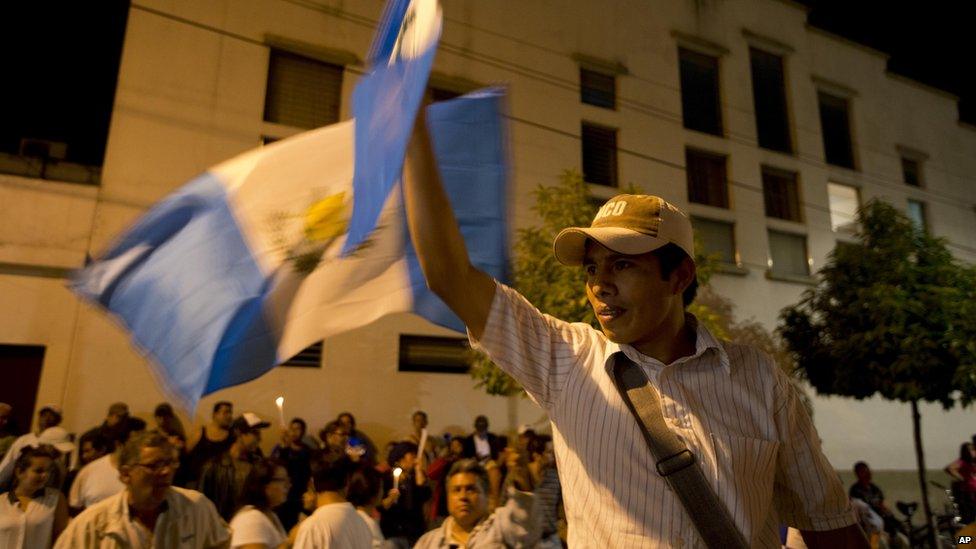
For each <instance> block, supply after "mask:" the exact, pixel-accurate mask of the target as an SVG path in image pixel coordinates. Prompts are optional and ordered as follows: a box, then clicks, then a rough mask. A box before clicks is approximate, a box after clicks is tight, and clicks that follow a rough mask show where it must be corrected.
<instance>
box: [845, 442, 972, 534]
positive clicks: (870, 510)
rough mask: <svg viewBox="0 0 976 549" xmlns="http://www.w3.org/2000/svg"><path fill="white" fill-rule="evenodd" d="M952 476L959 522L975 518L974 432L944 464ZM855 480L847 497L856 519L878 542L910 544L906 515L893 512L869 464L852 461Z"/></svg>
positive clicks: (970, 520) (967, 522) (952, 490)
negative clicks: (902, 516)
mask: <svg viewBox="0 0 976 549" xmlns="http://www.w3.org/2000/svg"><path fill="white" fill-rule="evenodd" d="M944 471H945V472H946V474H948V475H949V476H950V477H951V478H952V486H951V490H950V491H951V494H952V500H953V502H954V503H955V505H956V507H957V509H958V515H957V516H958V518H959V520H958V523H959V525H967V524H971V523H973V522H974V521H976V435H973V437H972V440H971V441H966V442H963V443H962V444H961V445H960V447H959V458H958V459H955V460H953V461H952V462H950V463H949V464H948V465H946V467H945V468H944ZM854 476H855V478H856V481H855V482H854V483H853V484H851V487H850V490H848V495H849V496H850V498H851V503H852V505H853V508H854V511H855V513H856V514H857V517H858V522H859V523H860V524H861V527H862V528H864V530H865V532H867V533H868V534H873V535H875V536H877V538H878V539H879V543H880V544H882V545H885V546H889V547H908V546H909V544H910V541H909V536H910V535H911V532H909V531H908V524H907V521H906V519H900V518H898V516H896V515H895V513H894V512H893V510H892V509H891V507H890V506H889V504H888V502H887V501H886V500H885V494H884V491H883V490H882V489H881V488H880V487H879V486H878V485H877V484H875V483H874V482H873V480H874V479H873V474H872V471H871V467H870V466H869V465H868V464H867V463H865V462H863V461H859V462H857V463H855V464H854Z"/></svg>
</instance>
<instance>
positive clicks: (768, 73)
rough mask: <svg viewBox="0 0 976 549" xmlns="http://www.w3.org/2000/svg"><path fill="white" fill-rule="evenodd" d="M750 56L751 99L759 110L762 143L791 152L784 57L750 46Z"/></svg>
mask: <svg viewBox="0 0 976 549" xmlns="http://www.w3.org/2000/svg"><path fill="white" fill-rule="evenodd" d="M749 59H750V62H751V65H752V103H753V107H754V110H755V111H756V133H757V134H758V138H759V146H760V147H762V148H764V149H772V150H774V151H781V152H785V153H792V152H793V144H792V142H791V139H790V120H789V115H788V114H787V112H786V79H785V77H784V75H783V58H782V57H780V56H778V55H774V54H772V53H767V52H764V51H762V50H757V49H756V48H749Z"/></svg>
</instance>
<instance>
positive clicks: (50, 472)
mask: <svg viewBox="0 0 976 549" xmlns="http://www.w3.org/2000/svg"><path fill="white" fill-rule="evenodd" d="M10 412H11V410H10V407H9V406H8V405H5V404H2V403H0V444H2V445H3V446H0V449H4V453H3V455H2V460H0V492H6V493H3V494H0V547H4V548H8V547H9V548H48V547H52V546H54V547H57V548H74V547H78V548H81V547H96V546H97V547H105V546H111V547H248V548H256V547H267V548H278V547H300V548H313V547H314V548H319V547H352V548H358V547H364V548H365V547H391V548H396V547H424V548H436V547H451V546H467V547H478V546H488V545H490V546H499V544H500V545H501V546H509V547H514V546H520V547H521V546H541V547H561V546H562V538H564V537H565V528H564V523H562V522H561V521H562V520H563V519H564V517H563V515H562V513H561V500H560V486H559V477H558V475H557V474H556V470H555V462H554V457H553V452H552V443H551V439H550V437H548V436H546V435H541V434H536V433H535V432H534V431H533V430H531V429H527V428H523V429H520V433H519V436H518V437H517V439H513V440H512V441H509V440H508V439H507V437H505V436H498V435H496V434H494V433H492V432H490V431H489V429H488V427H489V424H488V419H487V418H486V417H485V416H478V417H477V418H476V419H475V421H474V431H473V432H472V433H471V434H470V435H467V436H454V437H451V436H449V435H444V436H443V437H438V436H429V437H428V436H427V429H426V428H427V425H428V418H427V414H426V413H425V412H423V411H417V412H415V413H414V414H413V416H412V421H411V429H410V431H409V433H408V434H406V435H405V436H403V437H400V438H399V440H394V441H392V442H390V443H389V444H387V445H386V447H385V448H384V449H383V450H382V451H381V450H380V449H378V448H377V447H376V445H375V444H374V443H373V441H372V440H371V439H370V437H369V436H368V435H367V434H366V433H363V432H362V431H361V430H359V429H358V428H357V426H356V419H355V417H354V416H353V414H351V413H349V412H343V413H342V414H339V416H338V417H336V419H335V420H333V421H330V422H329V423H327V424H326V425H325V426H324V427H323V428H322V429H321V430H320V431H319V432H318V436H317V437H315V436H312V435H311V434H310V433H309V431H308V425H307V423H306V422H305V420H303V419H302V418H297V417H296V418H293V419H292V420H291V421H290V422H289V423H288V425H287V426H282V427H281V428H280V434H278V433H276V434H278V436H279V437H280V439H279V440H278V443H277V444H276V445H275V446H274V447H273V449H272V451H271V452H270V453H269V454H268V455H265V454H264V452H263V451H262V449H261V440H262V437H264V436H269V433H271V432H275V431H277V429H273V428H272V426H271V424H270V423H269V422H268V421H265V420H264V419H263V418H261V417H260V416H258V415H257V414H255V413H253V412H248V411H245V412H241V413H239V414H236V415H235V413H234V406H233V404H232V403H230V402H226V401H221V402H218V403H216V404H215V405H214V406H213V409H212V414H211V418H210V420H209V421H208V422H207V423H206V424H205V425H202V426H200V427H199V428H198V429H195V430H193V431H191V432H187V431H185V430H184V428H183V425H182V423H181V422H180V420H179V418H178V417H177V416H176V415H175V413H174V412H173V408H172V407H171V406H170V405H169V404H167V403H162V404H160V405H159V406H157V407H156V409H155V412H154V416H153V425H147V423H146V422H145V421H143V420H141V419H139V418H136V417H134V416H132V415H130V413H129V408H128V406H127V405H126V404H125V403H121V402H118V403H114V404H112V405H111V406H110V407H109V408H108V413H107V414H106V417H105V420H104V421H103V422H102V423H101V424H100V425H97V426H95V427H93V428H91V429H89V430H87V431H85V432H84V434H82V435H81V436H80V437H79V438H78V440H77V446H76V445H75V442H73V441H72V437H71V436H70V435H69V433H68V432H67V431H66V430H65V429H64V428H63V427H61V426H60V423H61V419H62V413H61V410H60V409H58V408H57V407H56V406H45V407H43V408H42V409H41V410H40V412H39V417H38V428H37V431H36V432H31V433H27V434H24V435H21V436H19V437H18V436H14V435H10V434H9V433H8V431H7V424H8V421H7V420H8V419H9V416H10ZM420 444H423V448H421V447H420ZM76 450H77V451H76ZM560 533H562V538H561V537H560Z"/></svg>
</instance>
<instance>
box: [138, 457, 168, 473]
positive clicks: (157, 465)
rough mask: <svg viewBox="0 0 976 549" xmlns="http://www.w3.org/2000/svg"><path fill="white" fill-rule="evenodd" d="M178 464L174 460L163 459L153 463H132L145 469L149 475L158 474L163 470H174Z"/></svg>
mask: <svg viewBox="0 0 976 549" xmlns="http://www.w3.org/2000/svg"><path fill="white" fill-rule="evenodd" d="M178 463H179V462H177V461H176V460H175V459H165V460H160V461H156V462H154V463H134V464H133V465H135V466H137V467H145V468H146V470H148V471H149V472H150V473H153V474H159V473H161V472H162V471H163V470H164V469H174V468H175V467H176V465H177V464H178Z"/></svg>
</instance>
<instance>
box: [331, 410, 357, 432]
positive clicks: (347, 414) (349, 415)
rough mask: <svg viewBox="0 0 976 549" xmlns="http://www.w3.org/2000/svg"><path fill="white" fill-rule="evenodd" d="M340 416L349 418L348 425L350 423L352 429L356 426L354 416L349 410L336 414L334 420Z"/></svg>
mask: <svg viewBox="0 0 976 549" xmlns="http://www.w3.org/2000/svg"><path fill="white" fill-rule="evenodd" d="M342 416H346V417H348V418H349V425H351V426H352V428H353V429H355V428H356V416H354V415H352V413H350V412H342V413H341V414H339V415H337V416H336V420H341V419H342Z"/></svg>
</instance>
